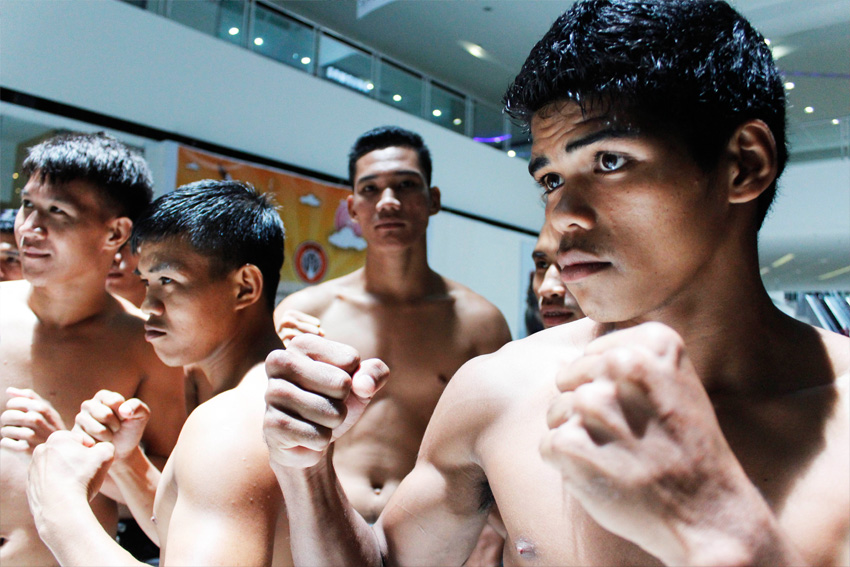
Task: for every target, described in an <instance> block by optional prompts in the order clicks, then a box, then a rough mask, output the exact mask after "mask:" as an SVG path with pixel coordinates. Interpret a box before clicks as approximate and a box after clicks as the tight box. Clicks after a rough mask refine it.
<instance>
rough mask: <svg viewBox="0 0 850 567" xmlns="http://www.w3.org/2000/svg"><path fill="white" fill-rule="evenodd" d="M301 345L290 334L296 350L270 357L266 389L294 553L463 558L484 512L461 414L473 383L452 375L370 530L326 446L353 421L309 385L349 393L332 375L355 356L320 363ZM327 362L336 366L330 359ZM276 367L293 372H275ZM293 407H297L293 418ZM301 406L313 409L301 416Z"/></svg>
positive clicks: (321, 559)
mask: <svg viewBox="0 0 850 567" xmlns="http://www.w3.org/2000/svg"><path fill="white" fill-rule="evenodd" d="M319 346H321V343H315V342H314V343H311V344H306V343H305V349H303V350H304V351H305V352H309V351H311V350H312V352H310V355H311V356H313V357H314V358H322V357H319V356H316V355H315V353H316V352H317V351H319V350H321V349H319V348H318V347H319ZM298 349H299V344H298V343H295V342H294V343H293V347H291V348H290V350H291V351H293V352H291V353H290V352H289V351H287V353H285V356H284V354H283V353H281V354H280V355H278V356H280V358H273V357H270V358H269V361H267V371H268V372H269V376H271V377H272V378H273V379H272V380H270V385H269V392H268V393H267V395H266V399H267V402H268V409H267V413H266V424H265V432H266V440H267V443H268V444H269V446H270V448H271V458H272V468H273V470H274V471H275V474H276V476H277V478H278V481H279V482H280V486H281V488H282V490H283V492H284V494H286V498H287V512H288V515H289V518H290V536H291V542H292V552H293V557H294V559H295V563H296V564H327V565H381V564H382V558H383V562H385V563H387V564H390V565H395V564H398V565H406V564H440V565H449V564H456V565H461V564H462V563H463V562H464V560H465V559H466V558H467V557H468V556H469V553H470V552H471V551H472V549H473V547H474V546H475V542H476V539H477V537H478V534H479V533H480V531H481V529H482V527H483V525H484V523H485V522H486V520H487V514H486V511H481V509H480V508H481V500H482V498H481V489H482V486H483V473H482V472H481V470H480V468H479V467H478V466H477V465H476V464H475V463H474V462H473V458H472V454H471V453H472V444H473V443H472V439H473V438H474V435H475V434H474V431H475V428H474V427H470V426H472V425H474V424H471V423H469V421H468V420H469V419H470V416H471V415H472V412H470V411H469V405H470V404H469V399H468V398H467V394H468V392H469V391H470V390H477V387H473V388H470V387H469V385H468V383H467V381H466V380H464V379H463V378H462V377H461V378H460V380H459V382H460V383H461V384H459V385H454V382H455V381H456V380H458V378H455V379H454V380H453V381H452V382H451V383H450V386H449V388H447V390H446V392H445V393H444V394H443V397H442V398H441V400H440V403H439V404H438V406H437V409H436V410H435V414H434V418H433V419H432V421H431V425H429V428H428V431H427V432H426V434H425V439H424V441H423V447H422V451H421V454H420V457H419V460H418V461H417V464H416V467H415V468H414V470H413V471H412V472H411V473H410V474H409V475H408V476H407V477H406V478H405V480H404V481H403V482H402V483H401V485H400V486H399V488H398V489H397V490H396V491H395V492H394V494H393V496H392V498H391V499H390V502H389V504H388V505H387V507H386V508H385V509H384V512H383V514H382V515H381V518H380V519H379V520H378V523H377V524H376V525H375V526H374V527H373V528H372V529H371V530H370V528H369V527H368V526H367V525H366V523H365V521H364V520H363V519H362V517H360V516H359V515H358V514H357V513H356V512H355V511H354V510H353V508H352V506H351V505H350V504H349V502H348V500H347V499H346V497H345V494H344V493H343V492H342V489H341V488H340V485H339V483H338V481H337V479H336V474H335V472H334V470H333V464H332V461H331V457H330V451H328V449H327V447H328V445H327V443H329V442H330V440H331V438H335V437H337V436H338V432H339V431H340V430H341V429H342V430H344V428H345V427H346V426H347V427H350V425H351V423H350V422H349V420H348V419H346V421H345V423H344V424H342V425H340V424H338V421H334V420H333V419H332V415H330V412H329V411H328V410H325V411H324V412H322V408H323V406H326V403H323V402H322V399H323V398H322V397H320V396H319V395H317V394H316V392H322V393H325V394H326V395H328V396H331V400H333V399H343V400H344V399H346V396H347V390H345V388H344V387H343V390H344V392H343V393H342V394H340V393H339V392H337V391H334V390H335V389H336V388H335V387H334V386H333V385H334V384H336V383H338V381H339V380H340V379H342V378H344V376H342V375H340V374H339V372H338V370H339V368H348V370H346V371H347V372H352V371H353V369H354V368H358V363H359V361H354V362H349V363H345V362H340V361H339V360H333V357H324V358H322V360H325V361H332V364H323V363H322V362H316V361H315V360H310V359H309V357H307V356H305V357H301V356H298V355H297V354H296V353H295V351H296V350H298ZM275 354H277V353H275ZM332 365H333V366H336V367H337V368H330V366H332ZM465 368H467V367H465ZM331 371H333V372H334V373H335V374H334V375H333V376H332V377H331V378H327V379H324V380H322V381H321V382H320V383H319V382H310V383H309V387H310V390H307V391H297V390H294V389H293V387H294V386H295V385H296V384H300V385H301V386H306V385H307V381H308V380H310V379H311V377H316V376H321V375H322V374H325V373H327V375H330V374H331ZM463 372H464V370H461V371H460V372H459V375H460V374H462V373H463ZM467 372H469V373H470V374H474V372H475V371H474V370H467ZM281 375H286V376H289V378H290V379H288V380H286V381H285V382H284V381H283V380H277V379H274V378H275V377H278V376H281ZM357 376H358V375H357V373H354V377H353V379H352V380H351V382H353V383H354V384H355V385H354V386H353V387H352V386H350V387H351V388H352V391H354V390H357V388H358V386H357V382H358V377H357ZM461 386H463V387H461ZM373 393H374V392H370V394H373ZM334 396H335V397H334ZM346 403H347V404H349V402H346ZM458 404H461V405H463V406H464V407H465V408H466V409H465V410H464V412H457V408H458ZM358 409H359V411H361V412H362V408H356V407H354V408H352V407H349V408H348V416H349V417H350V416H351V414H352V413H353V412H354V411H356V410H358ZM296 414H298V416H299V417H297V418H295V419H293V417H294V416H295V415H296ZM461 414H462V415H461ZM303 416H311V417H312V418H313V419H312V421H311V422H307V421H305V418H304V417H303ZM343 416H344V414H343ZM340 419H341V417H340ZM471 419H473V420H474V419H475V418H474V417H473V418H471ZM323 438H324V440H323ZM329 542H333V544H332V545H331V544H329Z"/></svg>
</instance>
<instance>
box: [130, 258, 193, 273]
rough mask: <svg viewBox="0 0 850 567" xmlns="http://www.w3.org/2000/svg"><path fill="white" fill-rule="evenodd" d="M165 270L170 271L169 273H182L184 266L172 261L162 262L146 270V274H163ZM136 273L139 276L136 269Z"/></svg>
mask: <svg viewBox="0 0 850 567" xmlns="http://www.w3.org/2000/svg"><path fill="white" fill-rule="evenodd" d="M166 270H167V271H171V272H182V271H183V270H184V266H183V264H181V263H180V262H175V261H173V260H163V261H162V262H160V263H159V264H155V265H154V266H151V268H150V269H149V270H148V272H149V273H151V274H155V273H157V272H164V271H166ZM136 273H137V274H139V275H141V274H140V273H139V269H138V268H136Z"/></svg>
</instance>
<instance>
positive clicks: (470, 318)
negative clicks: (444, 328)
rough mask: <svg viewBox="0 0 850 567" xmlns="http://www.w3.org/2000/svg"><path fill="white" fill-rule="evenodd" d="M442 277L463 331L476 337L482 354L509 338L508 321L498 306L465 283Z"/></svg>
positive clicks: (492, 349)
mask: <svg viewBox="0 0 850 567" xmlns="http://www.w3.org/2000/svg"><path fill="white" fill-rule="evenodd" d="M441 277H442V276H441ZM442 279H443V281H444V282H445V286H446V290H447V291H448V294H449V295H450V296H451V297H452V299H453V300H454V305H455V311H456V313H457V317H458V319H459V320H460V323H461V325H462V326H463V327H464V330H465V332H467V333H469V334H470V335H472V336H475V337H477V338H478V342H479V344H480V352H481V353H482V354H483V353H488V352H492V351H494V350H495V349H497V348H498V347H500V346H501V345H503V344H505V343H506V342H508V341H510V340H511V333H510V329H509V328H508V323H507V321H505V316H504V315H503V314H502V312H501V311H500V310H499V308H498V307H496V306H495V305H493V304H492V303H491V302H490V301H489V300H488V299H486V298H485V297H484V296H482V295H480V294H479V293H476V292H475V291H473V290H471V289H470V288H468V287H466V286H465V285H463V284H460V283H458V282H455V281H452V280H450V279H448V278H445V277H444V278H442Z"/></svg>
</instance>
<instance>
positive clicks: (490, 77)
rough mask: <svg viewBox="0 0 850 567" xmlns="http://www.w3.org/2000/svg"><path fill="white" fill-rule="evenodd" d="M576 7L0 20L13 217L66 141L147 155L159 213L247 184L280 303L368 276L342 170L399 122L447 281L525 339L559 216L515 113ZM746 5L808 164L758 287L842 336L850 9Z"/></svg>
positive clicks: (350, 1) (501, 0) (100, 2)
mask: <svg viewBox="0 0 850 567" xmlns="http://www.w3.org/2000/svg"><path fill="white" fill-rule="evenodd" d="M570 4H571V2H570V1H568V0H563V1H555V0H463V1H462V0H446V1H439V2H438V1H405V0H396V1H392V0H389V1H388V0H373V1H364V0H360V1H357V0H313V1H303V0H302V1H296V0H75V1H73V2H72V1H57V0H0V94H2V101H0V206H2V207H3V208H14V207H17V206H19V202H20V190H21V188H22V187H23V185H24V183H25V182H26V179H23V178H22V176H21V175H20V165H21V162H22V159H23V156H24V155H25V150H26V148H27V147H29V146H31V145H33V144H34V143H37V142H38V141H40V140H42V139H44V138H46V137H48V136H50V135H53V134H55V133H57V132H61V131H69V130H72V131H107V132H109V133H111V134H112V135H114V136H116V137H117V138H119V139H121V140H123V141H124V142H126V143H128V144H130V145H131V146H133V147H135V148H137V149H138V150H139V151H141V152H143V153H144V155H145V157H146V159H147V160H148V161H149V163H150V165H151V168H152V170H153V173H154V178H155V183H156V192H157V193H158V194H162V193H164V192H167V191H169V190H172V189H173V188H174V187H175V186H177V185H179V184H181V183H183V182H185V181H187V180H193V179H195V178H197V177H198V176H199V175H202V174H203V173H204V172H205V171H212V172H213V174H218V175H221V176H232V177H234V178H238V175H237V174H238V171H240V170H242V171H250V176H252V177H251V178H250V179H251V180H253V182H254V183H255V184H258V183H265V184H266V185H265V189H269V190H274V191H276V192H277V195H278V200H279V201H280V202H281V204H282V205H283V208H284V209H285V210H286V209H288V210H289V211H290V212H291V213H292V215H293V216H292V217H291V220H287V219H286V218H285V222H286V223H287V231H288V235H287V236H288V238H287V248H286V255H287V264H289V265H290V267H291V269H292V271H291V272H287V273H286V274H284V277H283V279H282V285H281V288H280V291H279V295H281V296H282V295H285V294H286V293H290V292H292V291H294V290H296V289H299V288H300V287H303V286H305V285H308V284H310V283H315V282H316V281H321V279H323V278H324V279H327V278H328V277H333V276H335V275H341V274H338V273H337V272H338V270H340V269H342V266H351V265H353V264H356V262H357V261H358V258H362V245H361V243H360V242H359V241H358V239H357V237H356V236H354V237H351V235H350V234H348V233H344V229H345V226H344V225H345V222H344V220H343V221H340V219H339V218H338V217H339V215H338V214H336V213H338V212H339V211H338V205H339V200H340V199H344V194H345V191H346V189H345V185H346V178H347V176H348V172H347V157H346V156H347V153H348V149H349V147H350V145H351V143H352V142H353V141H354V140H355V139H356V138H357V136H358V135H360V134H361V133H363V132H364V131H366V130H368V129H370V128H372V127H375V126H381V125H386V124H396V125H399V126H402V127H404V128H408V129H411V130H414V131H416V132H419V133H420V134H421V135H422V136H423V138H424V139H425V141H426V143H427V144H428V146H429V147H430V149H431V152H432V155H433V161H434V179H433V183H434V185H437V186H439V187H440V189H441V193H442V201H443V207H444V209H443V211H442V212H441V213H439V214H438V215H436V216H435V217H432V219H431V224H430V226H429V245H428V246H429V248H428V253H429V262H430V264H431V266H432V268H434V269H435V270H436V271H437V272H439V273H441V274H443V275H445V276H447V277H449V278H451V279H454V280H456V281H459V282H461V283H463V284H465V285H467V286H469V287H471V288H472V289H474V290H475V291H477V292H478V293H480V294H482V295H483V296H485V297H486V298H487V299H489V300H490V301H491V302H493V303H494V304H495V305H496V306H498V307H499V309H500V310H501V311H502V312H503V313H504V315H505V317H506V319H507V320H508V323H509V325H510V327H511V332H512V334H513V336H514V337H515V338H516V337H521V336H523V335H524V332H525V331H524V326H523V317H524V309H525V301H526V287H527V285H528V273H529V270H531V268H532V262H531V255H530V254H531V250H532V247H533V245H534V242H535V240H536V235H537V232H538V230H539V229H540V227H541V226H542V224H543V217H544V209H543V205H542V204H541V200H540V199H539V189H537V188H536V187H535V184H534V183H533V180H532V179H531V178H530V177H529V175H528V171H527V159H528V156H529V150H530V140H529V136H528V133H527V132H525V131H524V130H523V129H522V128H520V127H519V126H516V125H515V124H513V123H511V122H510V120H508V118H507V117H506V116H505V115H504V114H503V113H502V112H501V107H500V99H501V95H502V93H503V92H504V90H505V88H506V87H507V86H508V84H509V83H510V81H511V79H512V78H513V76H514V75H515V74H516V72H518V70H519V68H520V66H521V64H522V62H523V61H524V59H525V57H526V55H527V53H528V51H529V49H530V48H531V46H532V45H533V44H534V42H535V41H536V40H537V39H538V38H539V37H540V36H541V35H542V34H543V33H544V32H545V31H546V29H548V26H549V25H550V24H551V22H552V21H554V19H555V18H556V17H557V16H558V15H559V14H560V13H561V12H562V11H563V10H564V9H566V8H567V7H568V6H569V5H570ZM733 4H734V5H735V6H736V7H737V8H738V9H739V10H740V11H741V12H742V13H743V14H744V15H745V16H747V17H749V18H750V19H751V21H752V22H753V23H754V25H755V26H756V27H757V28H758V29H759V30H760V31H761V32H762V33H763V34H764V36H765V37H766V38H768V39H769V40H770V42H771V49H772V50H773V53H774V57H775V58H776V60H777V64H778V66H779V68H780V70H781V71H782V73H783V75H784V77H785V81H786V82H785V88H786V91H787V95H788V102H789V112H788V116H789V140H790V144H791V159H790V162H789V166H788V167H787V169H786V172H785V174H784V175H783V178H782V180H781V183H780V190H779V196H778V201H777V202H776V204H775V207H774V209H773V211H772V213H771V214H770V216H769V218H768V220H767V222H766V223H765V225H764V227H763V228H762V230H761V235H760V264H761V266H762V267H761V272H762V278H763V281H764V283H765V286H766V287H767V289H768V290H769V291H770V292H771V295H772V297H773V298H774V301H775V302H777V304H779V305H780V306H781V307H782V308H783V309H785V310H786V311H787V312H789V313H791V314H793V315H795V316H798V317H799V318H802V319H805V320H807V321H810V322H812V323H814V324H817V325H819V326H821V327H825V328H831V329H833V330H837V331H839V332H843V333H844V334H847V333H848V330H849V329H850V306H848V305H850V304H848V298H850V57H848V53H850V10H847V2H846V0H809V1H807V2H799V0H738V1H737V2H733ZM240 168H242V169H240ZM302 209H303V210H302ZM298 211H301V212H298ZM296 212H298V214H297V215H296V214H295V213H296ZM322 219H324V220H322ZM317 223H318V224H317ZM322 223H325V225H330V224H334V223H335V224H334V226H322ZM345 234H347V236H348V237H351V238H348V240H345V239H342V236H343V235H345ZM335 235H340V237H339V238H340V240H334V239H333V237H335ZM308 240H310V241H318V242H319V243H320V244H321V246H320V247H317V248H315V249H312V250H313V253H314V256H309V255H306V254H307V253H306V252H304V250H306V249H304V248H299V246H300V245H301V244H303V242H307V241H308ZM311 258H312V260H310V261H312V262H315V263H313V264H311V263H310V262H308V261H307V260H309V259H311ZM301 259H304V263H303V265H301V266H299V265H298V261H300V260H301ZM334 263H337V265H336V266H335V265H334ZM293 265H294V266H293ZM334 270H337V271H336V272H335V271H334Z"/></svg>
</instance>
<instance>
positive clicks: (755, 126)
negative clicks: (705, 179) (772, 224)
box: [727, 120, 777, 203]
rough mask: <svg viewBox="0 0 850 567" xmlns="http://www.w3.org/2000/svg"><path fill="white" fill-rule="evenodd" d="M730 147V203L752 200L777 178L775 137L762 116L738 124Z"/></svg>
mask: <svg viewBox="0 0 850 567" xmlns="http://www.w3.org/2000/svg"><path fill="white" fill-rule="evenodd" d="M727 150H728V155H729V157H730V160H731V167H730V169H729V202H730V203H746V202H749V201H753V200H755V199H756V198H757V197H758V196H759V195H761V194H762V192H763V191H764V190H765V189H767V188H768V187H770V185H771V183H773V182H774V181H775V180H776V169H777V164H776V140H775V139H774V137H773V132H771V131H770V128H769V127H768V125H767V124H765V123H764V122H762V121H761V120H750V121H749V122H746V123H744V124H742V125H741V126H739V127H738V129H737V130H736V131H735V133H734V134H733V135H732V138H731V139H730V140H729V146H728V148H727Z"/></svg>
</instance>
